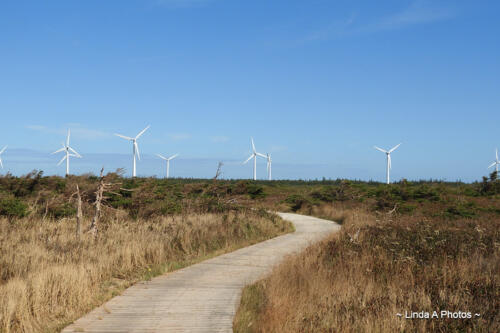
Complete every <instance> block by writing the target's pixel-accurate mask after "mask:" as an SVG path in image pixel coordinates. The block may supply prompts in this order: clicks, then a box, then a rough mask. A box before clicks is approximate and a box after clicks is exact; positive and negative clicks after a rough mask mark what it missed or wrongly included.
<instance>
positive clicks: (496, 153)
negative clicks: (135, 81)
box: [0, 148, 500, 174]
mask: <svg viewBox="0 0 500 333" xmlns="http://www.w3.org/2000/svg"><path fill="white" fill-rule="evenodd" d="M0 154H1V153H0ZM495 155H496V159H495V162H493V163H491V165H490V166H489V167H488V169H489V168H491V167H492V166H496V171H497V174H498V166H499V165H500V160H499V159H498V148H497V149H496V150H495Z"/></svg>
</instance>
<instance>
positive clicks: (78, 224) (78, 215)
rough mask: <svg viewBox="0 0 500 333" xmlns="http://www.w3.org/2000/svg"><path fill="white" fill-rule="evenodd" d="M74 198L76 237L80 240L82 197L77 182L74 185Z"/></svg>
mask: <svg viewBox="0 0 500 333" xmlns="http://www.w3.org/2000/svg"><path fill="white" fill-rule="evenodd" d="M76 200H77V208H76V238H77V239H78V240H80V237H81V235H82V197H81V196H80V188H79V187H78V184H77V185H76Z"/></svg>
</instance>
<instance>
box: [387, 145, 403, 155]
mask: <svg viewBox="0 0 500 333" xmlns="http://www.w3.org/2000/svg"><path fill="white" fill-rule="evenodd" d="M399 146H401V143H400V144H399V145H397V146H394V147H393V148H392V149H391V150H389V153H392V152H393V151H395V150H396V149H398V147H399Z"/></svg>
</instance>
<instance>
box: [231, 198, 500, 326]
mask: <svg viewBox="0 0 500 333" xmlns="http://www.w3.org/2000/svg"><path fill="white" fill-rule="evenodd" d="M312 213H313V214H318V215H320V216H321V217H331V218H333V219H335V218H338V217H341V218H342V219H343V222H344V223H343V229H342V231H341V232H340V233H339V234H337V235H333V236H331V237H330V238H329V239H327V240H325V241H323V242H321V243H318V244H316V245H313V246H311V247H309V248H308V249H307V250H306V251H305V252H303V253H301V254H299V255H296V256H293V257H290V258H288V259H287V260H286V261H285V262H284V263H283V264H281V265H280V266H279V267H277V268H276V269H275V270H274V271H273V273H272V274H271V275H270V276H269V277H268V278H266V279H264V280H261V281H259V282H257V283H256V284H253V285H251V286H248V287H247V288H245V290H244V292H243V296H242V301H241V305H240V308H239V310H238V314H237V316H236V319H235V322H234V329H235V332H429V331H432V332H499V331H500V311H499V310H500V276H499V272H500V261H499V259H500V247H499V244H500V231H499V227H500V221H499V220H498V219H495V216H496V215H485V216H482V217H476V218H475V220H471V219H460V218H459V219H446V218H438V217H436V218H434V219H431V218H428V217H424V216H419V215H418V212H417V213H416V214H415V215H413V216H409V215H397V216H396V215H394V214H375V213H373V212H368V211H366V210H364V209H362V208H360V207H358V208H346V207H345V206H342V205H337V204H335V205H328V206H325V207H322V208H312ZM434 310H437V311H441V310H448V311H451V312H454V311H470V312H472V314H474V313H479V314H481V316H480V317H478V318H474V317H473V318H472V319H429V320H427V319H404V318H400V317H398V316H396V314H397V313H402V314H403V315H404V314H405V311H408V312H411V311H414V312H417V311H429V312H431V313H432V311H434Z"/></svg>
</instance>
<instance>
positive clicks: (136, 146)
mask: <svg viewBox="0 0 500 333" xmlns="http://www.w3.org/2000/svg"><path fill="white" fill-rule="evenodd" d="M134 147H135V152H136V153H137V158H138V159H139V161H140V160H141V153H140V152H139V145H138V144H137V141H134Z"/></svg>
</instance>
